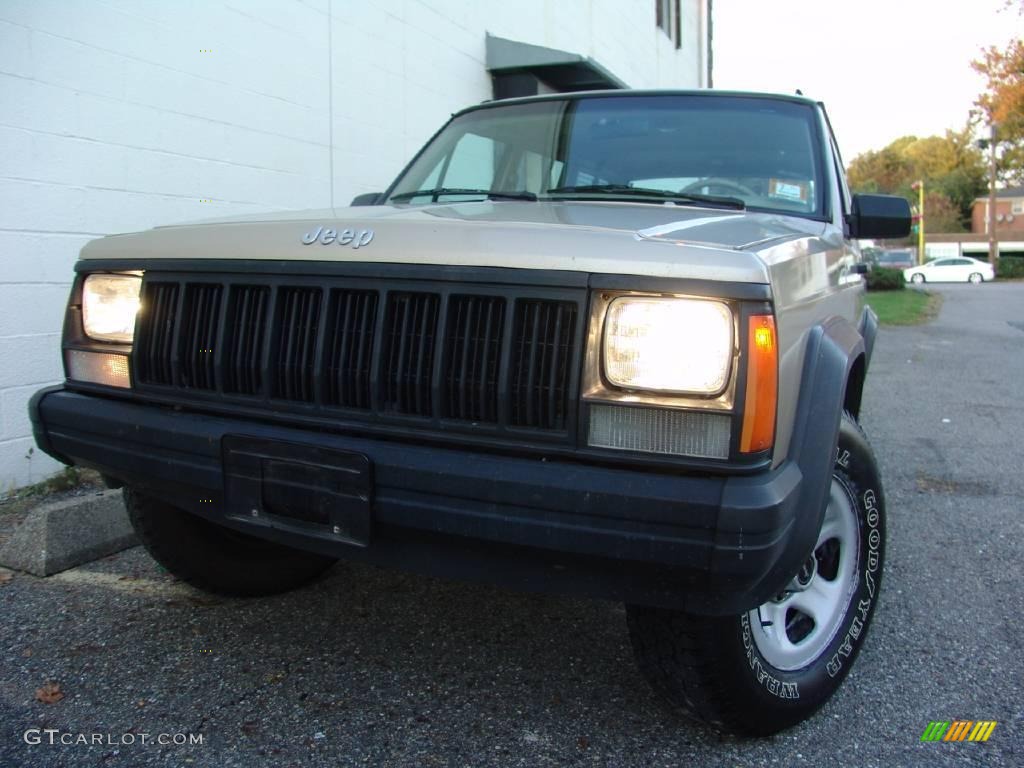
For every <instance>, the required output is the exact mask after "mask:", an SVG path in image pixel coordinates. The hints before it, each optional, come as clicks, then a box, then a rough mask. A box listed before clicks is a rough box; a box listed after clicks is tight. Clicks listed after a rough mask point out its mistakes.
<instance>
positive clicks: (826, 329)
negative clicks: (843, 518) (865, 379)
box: [765, 310, 877, 586]
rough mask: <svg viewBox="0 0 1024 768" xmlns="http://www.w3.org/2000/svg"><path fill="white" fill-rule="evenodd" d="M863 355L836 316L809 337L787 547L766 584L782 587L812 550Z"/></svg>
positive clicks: (852, 331) (859, 341)
mask: <svg viewBox="0 0 1024 768" xmlns="http://www.w3.org/2000/svg"><path fill="white" fill-rule="evenodd" d="M868 311H869V312H870V310H868ZM872 314H874V313H872ZM876 324H877V318H876ZM866 355H867V351H866V344H865V340H864V337H863V336H861V334H860V333H859V332H858V330H857V328H855V327H854V326H853V325H851V324H850V323H849V322H848V321H847V320H845V319H843V318H841V317H831V318H829V319H827V320H826V321H825V322H823V323H822V324H821V325H818V326H815V327H814V328H812V329H811V330H810V333H809V334H808V338H807V349H806V353H805V355H804V371H803V385H802V386H801V388H800V397H799V400H798V401H797V410H796V419H795V421H794V423H793V437H792V438H791V442H790V455H791V457H792V459H793V460H794V462H795V463H796V465H797V466H798V467H799V468H800V474H801V476H802V477H801V483H800V494H799V497H798V500H797V508H796V510H795V514H794V524H793V528H792V533H791V536H790V539H789V542H788V544H787V546H786V548H785V549H784V550H783V552H782V554H781V556H780V557H779V559H778V561H776V564H775V568H773V569H772V571H770V572H769V574H768V575H767V576H766V579H765V581H766V582H775V583H778V584H779V585H780V586H785V584H786V583H788V581H789V579H790V578H792V576H793V574H795V573H796V572H797V570H799V568H800V565H801V564H802V563H803V561H804V560H805V559H806V558H807V556H808V554H809V553H810V552H812V551H813V550H814V545H815V544H816V543H817V540H818V531H819V530H821V522H822V520H823V519H824V517H825V507H826V502H827V500H828V495H829V491H830V489H831V486H832V467H833V465H834V464H835V460H836V445H837V443H838V441H839V423H840V421H841V420H842V416H843V411H844V409H845V406H846V389H847V382H848V381H849V379H850V373H851V371H852V370H853V368H854V365H856V364H857V361H858V360H859V359H860V358H862V357H866ZM858 401H859V395H858ZM858 404H859V403H858Z"/></svg>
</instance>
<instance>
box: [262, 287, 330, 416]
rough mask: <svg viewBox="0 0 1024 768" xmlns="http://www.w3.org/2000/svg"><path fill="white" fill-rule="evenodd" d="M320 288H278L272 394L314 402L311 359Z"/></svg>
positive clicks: (314, 352) (315, 333)
mask: <svg viewBox="0 0 1024 768" xmlns="http://www.w3.org/2000/svg"><path fill="white" fill-rule="evenodd" d="M320 296H321V292H320V289H319V288H281V289H280V291H279V293H278V297H277V320H276V328H277V335H276V344H275V347H274V351H273V354H272V357H271V365H272V366H273V372H272V374H271V380H272V381H273V382H274V391H273V395H274V397H279V398H281V399H284V400H297V401H300V402H305V403H311V402H313V393H314V389H313V363H314V357H315V355H316V339H317V325H318V323H319V320H320Z"/></svg>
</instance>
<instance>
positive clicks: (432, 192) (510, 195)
mask: <svg viewBox="0 0 1024 768" xmlns="http://www.w3.org/2000/svg"><path fill="white" fill-rule="evenodd" d="M441 195H482V196H484V197H486V198H488V199H491V200H531V201H534V202H535V201H536V200H537V196H536V195H535V194H533V192H526V191H522V192H516V191H509V192H493V191H491V190H489V189H463V188H460V187H438V188H436V189H417V190H416V191H415V192H400V193H398V194H397V195H392V196H391V197H389V198H388V200H389V201H390V202H392V203H395V202H402V201H403V200H412V199H413V198H414V197H431V198H433V202H435V203H436V202H437V198H438V197H440V196H441Z"/></svg>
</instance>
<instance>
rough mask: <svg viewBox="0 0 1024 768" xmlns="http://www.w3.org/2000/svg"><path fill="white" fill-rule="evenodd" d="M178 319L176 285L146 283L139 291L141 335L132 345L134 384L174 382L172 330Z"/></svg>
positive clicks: (167, 383)
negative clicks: (134, 372)
mask: <svg viewBox="0 0 1024 768" xmlns="http://www.w3.org/2000/svg"><path fill="white" fill-rule="evenodd" d="M177 319H178V284H177V283H164V282H152V281H151V282H148V283H146V287H145V289H144V290H143V291H142V309H141V310H140V312H139V320H138V324H139V328H140V333H139V336H138V338H137V339H136V342H135V364H136V381H138V382H140V383H143V384H166V385H170V384H173V383H174V365H173V360H174V355H173V352H174V327H175V325H176V324H177Z"/></svg>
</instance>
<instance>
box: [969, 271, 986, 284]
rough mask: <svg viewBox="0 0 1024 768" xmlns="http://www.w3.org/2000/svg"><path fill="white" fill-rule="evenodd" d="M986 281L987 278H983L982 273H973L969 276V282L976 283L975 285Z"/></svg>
mask: <svg viewBox="0 0 1024 768" xmlns="http://www.w3.org/2000/svg"><path fill="white" fill-rule="evenodd" d="M984 280H985V278H983V277H982V276H981V273H980V272H971V274H969V275H968V276H967V282H969V283H974V284H975V285H977V284H978V283H981V282H983V281H984Z"/></svg>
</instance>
